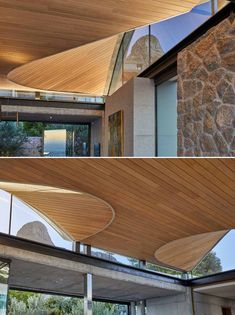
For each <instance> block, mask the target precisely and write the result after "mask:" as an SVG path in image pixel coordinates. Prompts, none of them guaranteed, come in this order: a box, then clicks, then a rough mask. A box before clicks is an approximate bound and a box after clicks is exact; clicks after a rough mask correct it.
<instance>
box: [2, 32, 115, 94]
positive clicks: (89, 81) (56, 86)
mask: <svg viewBox="0 0 235 315" xmlns="http://www.w3.org/2000/svg"><path fill="white" fill-rule="evenodd" d="M117 42H118V36H113V37H110V38H108V39H103V40H100V41H97V42H94V43H91V44H87V45H85V46H81V47H79V48H74V49H71V50H67V51H65V52H62V53H59V54H57V55H54V56H50V57H47V58H43V59H39V60H36V61H34V62H31V63H28V64H26V65H24V66H21V67H18V68H16V69H15V70H13V71H11V72H10V73H9V74H8V79H9V80H11V81H12V82H21V84H22V85H24V86H30V87H33V88H35V89H40V90H50V91H58V92H60V91H63V92H72V93H74V92H75V93H80V92H81V93H83V92H84V91H86V93H87V94H92V95H100V96H102V95H104V89H105V84H106V78H107V77H108V74H109V69H110V63H111V58H112V55H113V52H114V48H115V47H116V44H117ZM97 53H98V54H97ZM39 73H40V75H39ZM104 79H105V80H104Z"/></svg>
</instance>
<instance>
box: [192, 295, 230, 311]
mask: <svg viewBox="0 0 235 315" xmlns="http://www.w3.org/2000/svg"><path fill="white" fill-rule="evenodd" d="M194 301H195V313H196V314H195V315H222V306H223V307H231V308H232V314H233V315H235V301H233V300H229V299H224V298H219V297H215V296H211V295H206V294H200V293H194Z"/></svg>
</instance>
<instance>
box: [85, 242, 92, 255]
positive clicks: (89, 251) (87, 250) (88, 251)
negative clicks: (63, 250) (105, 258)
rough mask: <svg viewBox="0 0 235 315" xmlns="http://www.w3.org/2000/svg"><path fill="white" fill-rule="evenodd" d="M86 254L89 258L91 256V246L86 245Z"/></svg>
mask: <svg viewBox="0 0 235 315" xmlns="http://www.w3.org/2000/svg"><path fill="white" fill-rule="evenodd" d="M83 246H84V254H85V255H88V256H91V246H90V245H86V244H84V245H83Z"/></svg>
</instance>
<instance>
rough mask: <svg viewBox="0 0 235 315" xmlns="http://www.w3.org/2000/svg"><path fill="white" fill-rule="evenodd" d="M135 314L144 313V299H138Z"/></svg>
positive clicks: (142, 314)
mask: <svg viewBox="0 0 235 315" xmlns="http://www.w3.org/2000/svg"><path fill="white" fill-rule="evenodd" d="M136 315H145V301H140V302H139V303H138V305H137V314H136Z"/></svg>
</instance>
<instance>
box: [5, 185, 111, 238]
mask: <svg viewBox="0 0 235 315" xmlns="http://www.w3.org/2000/svg"><path fill="white" fill-rule="evenodd" d="M0 189H3V190H5V191H7V192H9V193H11V194H13V195H14V196H16V197H18V198H19V199H21V200H22V201H24V202H25V203H27V204H28V205H30V206H31V207H33V208H34V209H36V210H37V211H38V212H41V213H42V214H43V215H44V216H46V217H47V218H48V219H49V220H50V221H52V222H53V223H54V224H55V225H56V226H57V227H59V229H60V230H62V231H63V232H64V233H65V234H67V235H69V236H70V238H71V239H74V240H77V241H82V240H83V239H85V238H87V237H89V236H92V235H94V234H96V233H98V232H100V231H102V230H103V229H105V228H106V227H107V226H108V225H109V224H110V223H111V222H112V221H113V218H114V211H113V209H112V207H110V206H109V205H108V204H107V203H105V202H104V201H102V200H101V199H98V198H96V197H94V196H92V195H89V194H86V193H83V192H79V191H72V190H67V189H58V188H55V187H51V186H40V185H26V184H18V183H11V182H0ZM94 217H95V220H94Z"/></svg>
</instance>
